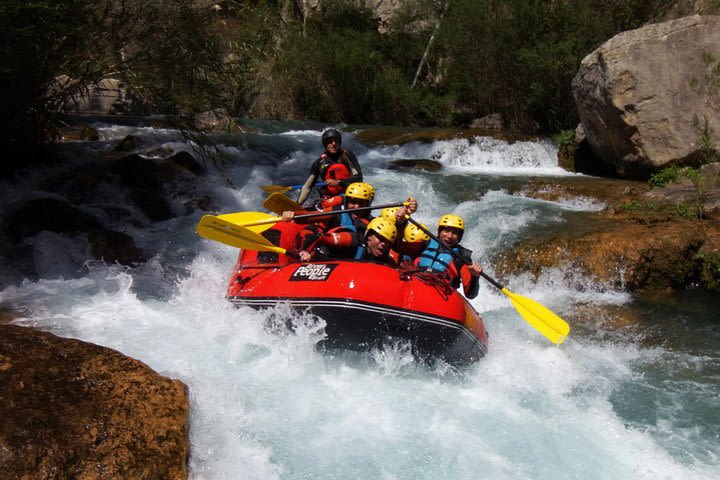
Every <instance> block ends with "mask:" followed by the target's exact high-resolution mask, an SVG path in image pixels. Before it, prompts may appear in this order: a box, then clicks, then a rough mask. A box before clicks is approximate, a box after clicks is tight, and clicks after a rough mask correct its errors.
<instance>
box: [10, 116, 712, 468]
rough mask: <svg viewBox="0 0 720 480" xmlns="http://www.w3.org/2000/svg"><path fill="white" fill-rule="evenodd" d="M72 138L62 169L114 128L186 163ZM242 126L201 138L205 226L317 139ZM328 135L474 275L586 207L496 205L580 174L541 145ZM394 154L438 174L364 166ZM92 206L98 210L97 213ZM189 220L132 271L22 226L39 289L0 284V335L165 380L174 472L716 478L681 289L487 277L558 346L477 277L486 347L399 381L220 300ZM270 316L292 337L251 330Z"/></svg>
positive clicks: (687, 302)
mask: <svg viewBox="0 0 720 480" xmlns="http://www.w3.org/2000/svg"><path fill="white" fill-rule="evenodd" d="M94 126H95V127H96V128H98V129H99V130H100V133H101V140H100V141H97V142H90V143H88V144H76V145H74V146H72V152H73V153H72V155H71V156H70V157H69V158H73V159H74V160H72V161H78V162H80V161H82V158H83V155H85V154H84V153H83V152H87V151H88V149H92V150H103V149H105V150H107V149H109V148H111V147H112V146H114V145H115V144H117V142H118V141H119V140H120V139H122V138H123V137H125V135H128V134H133V135H135V136H136V137H137V138H138V139H139V140H140V142H141V144H142V145H143V147H146V148H151V147H156V146H167V147H171V148H173V149H175V150H180V149H182V150H187V151H191V150H192V148H191V145H189V144H188V143H187V142H186V141H184V140H183V139H182V138H181V137H180V136H179V135H178V134H177V132H174V131H170V130H159V129H151V128H140V127H135V126H122V125H114V124H109V123H97V124H95V125H94ZM252 126H253V127H255V128H256V131H255V132H254V133H252V134H245V135H235V136H222V137H218V138H217V141H218V142H219V144H220V149H221V150H222V151H223V152H224V153H225V154H226V155H227V157H228V158H230V159H231V164H230V165H229V166H228V167H227V169H226V171H225V174H222V173H219V172H218V171H216V170H214V169H211V170H210V173H208V174H207V175H206V176H204V177H201V178H199V179H198V184H197V185H196V186H195V187H196V189H197V192H200V193H202V194H205V195H208V196H210V197H211V198H212V199H213V200H214V202H215V204H216V205H218V206H219V211H221V212H223V213H227V212H234V211H262V206H261V204H262V201H263V199H264V195H263V193H262V191H261V190H260V189H259V188H258V187H259V186H260V185H265V184H280V185H290V184H298V183H302V182H303V181H304V179H305V176H306V170H307V168H308V166H309V164H310V162H311V161H312V160H313V159H314V158H315V157H316V156H317V155H318V153H319V151H320V150H321V148H320V145H319V134H320V131H321V129H322V128H321V127H322V126H320V125H314V124H307V123H306V124H287V123H285V124H280V123H270V122H257V123H254V124H253V125H252ZM344 132H345V134H344V139H343V146H344V147H346V148H349V149H351V150H353V151H355V152H356V154H357V155H358V157H359V159H360V162H361V164H362V166H363V170H364V173H365V176H366V180H367V181H369V182H370V183H372V184H373V185H375V187H376V189H377V196H376V202H379V203H389V202H394V201H397V200H402V199H404V198H405V197H407V196H408V195H412V196H414V197H415V198H417V199H418V203H419V206H420V207H419V211H418V213H417V215H416V217H417V218H418V219H419V220H420V221H423V222H425V223H426V224H428V225H434V224H435V222H436V219H437V218H438V217H439V216H440V215H442V214H444V213H448V212H454V213H457V214H460V215H462V216H463V217H464V218H465V220H466V222H467V224H468V229H467V232H466V234H465V239H464V242H463V243H464V244H465V245H466V246H467V247H468V248H470V249H472V250H473V251H474V252H475V255H474V258H475V259H476V260H478V261H480V262H481V263H483V264H484V267H485V270H486V271H487V272H488V273H490V274H491V275H493V273H494V272H493V268H492V265H491V264H489V263H488V261H487V260H488V259H490V258H492V256H493V255H495V254H498V253H500V252H502V251H505V250H507V249H508V248H509V247H511V246H512V245H514V244H515V243H517V242H518V241H520V240H522V239H524V238H528V237H530V236H533V235H539V234H543V233H547V232H548V231H559V230H562V229H564V228H570V225H572V221H573V219H576V218H581V217H583V216H585V217H587V216H588V215H589V214H590V213H592V212H595V211H598V210H600V209H602V208H603V204H602V203H601V202H600V201H598V200H595V199H592V198H589V197H588V198H584V197H578V198H575V199H574V200H570V201H559V202H550V201H543V200H536V199H532V198H528V197H525V196H522V195H511V194H510V193H508V192H509V186H510V185H513V184H522V183H523V182H526V181H528V180H533V179H538V178H547V179H550V180H553V179H554V180H557V179H562V180H563V181H571V182H572V181H574V180H575V179H580V178H581V177H580V176H578V175H572V174H569V173H567V172H564V171H563V170H561V169H560V168H558V166H557V160H556V147H555V146H554V145H553V144H552V143H551V142H549V141H537V142H517V143H514V144H511V145H508V144H506V143H504V142H501V141H497V140H493V139H490V138H477V139H474V141H473V142H468V141H467V140H452V141H436V142H433V143H429V144H420V143H412V144H407V145H404V146H397V145H386V146H383V147H377V146H374V147H373V146H368V145H364V144H362V143H361V142H360V141H359V140H358V139H357V138H356V137H355V135H353V133H352V132H353V130H352V129H350V128H347V127H346V128H344ZM68 148H70V147H68ZM398 158H427V159H433V160H436V161H438V162H440V163H441V164H442V165H443V168H442V169H441V170H439V171H437V172H418V171H412V170H389V169H387V168H386V167H387V166H388V162H389V160H391V159H398ZM69 162H70V161H69ZM45 174H47V172H46V173H42V172H38V173H36V174H34V175H31V176H29V177H28V178H27V179H26V182H27V183H26V184H25V185H20V186H17V185H13V186H11V185H4V186H3V192H4V193H2V194H1V195H0V196H1V197H2V198H0V200H2V201H3V205H6V204H8V202H10V201H11V199H12V200H13V201H14V200H17V199H18V198H22V197H23V196H24V197H26V198H29V197H32V196H33V195H36V194H37V193H36V192H35V191H34V188H35V187H33V185H37V184H38V183H41V182H40V181H39V179H41V178H42V176H43V175H45ZM224 175H226V176H227V178H229V179H230V181H231V182H232V185H231V184H228V182H227V181H226V180H225V178H224ZM582 180H583V181H592V179H588V178H587V177H583V178H582ZM33 182H34V183H33ZM106 197H107V198H106V203H107V204H112V203H113V202H114V201H117V200H115V199H116V198H118V197H117V196H116V195H114V194H113V192H107V195H106ZM203 213H205V212H202V211H200V210H196V211H194V212H192V213H191V214H188V215H185V214H183V215H180V216H178V217H177V218H174V219H172V220H168V221H165V222H161V223H155V224H152V225H150V226H147V225H145V226H138V225H134V226H133V225H126V226H125V227H124V231H126V232H127V233H129V234H131V235H132V236H133V238H134V239H135V241H136V243H137V244H138V246H140V247H141V248H142V249H143V251H144V252H146V253H148V254H149V256H150V257H151V259H150V260H149V261H148V262H146V263H145V264H143V265H142V266H139V267H136V268H132V269H127V268H124V267H120V266H118V265H105V264H104V263H103V262H98V261H92V262H86V261H85V257H84V256H83V253H82V252H83V250H82V246H80V245H76V244H73V241H72V240H69V239H67V238H65V237H61V236H59V235H57V234H52V233H49V232H42V233H40V234H39V235H37V236H35V237H33V238H32V239H30V240H29V241H28V245H29V248H30V251H32V252H34V255H33V256H32V262H34V265H35V267H36V271H37V272H39V274H40V275H39V278H33V279H25V280H21V279H18V278H9V277H8V278H4V279H2V289H1V290H0V302H1V303H2V304H3V305H6V306H11V307H12V308H15V312H16V315H17V316H18V319H17V320H16V321H15V322H16V323H18V324H21V325H31V326H35V327H38V328H41V329H43V330H48V331H51V332H53V333H56V334H58V335H62V336H68V337H74V338H80V339H83V340H86V341H90V342H94V343H97V344H101V345H105V346H108V347H111V348H115V349H117V350H119V351H121V352H123V353H125V354H126V355H129V356H132V357H134V358H137V359H140V360H142V361H144V362H145V363H147V364H148V365H150V366H151V367H152V368H153V369H155V370H157V371H158V372H160V373H162V374H164V375H166V376H169V377H173V378H178V379H180V380H182V381H183V382H185V383H186V384H187V385H188V386H189V391H190V400H191V414H190V415H191V416H190V441H191V457H190V468H191V474H190V476H191V478H193V479H223V478H226V479H356V478H367V479H383V480H396V479H398V480H399V479H440V478H447V479H478V478H491V479H503V478H507V479H519V478H525V479H562V478H570V479H620V478H623V479H624V478H647V479H657V478H668V479H710V478H716V479H717V478H720V457H719V456H718V454H719V451H720V450H719V449H718V445H720V438H719V437H720V400H719V399H718V390H719V387H720V319H719V316H718V313H717V307H716V303H713V302H716V299H714V298H711V297H708V296H706V295H704V294H702V293H701V292H697V291H688V292H684V293H682V294H678V295H676V296H672V297H663V298H640V297H636V296H633V295H631V294H629V293H627V292H623V291H618V290H614V289H611V288H608V287H607V286H605V285H600V284H595V283H594V282H593V281H592V280H591V279H588V278H584V277H583V276H582V275H581V274H579V273H576V272H572V271H570V270H569V269H568V268H560V269H557V270H548V271H545V272H543V274H542V275H541V276H540V278H538V279H533V278H531V277H530V276H529V275H520V276H517V277H513V278H510V279H508V282H507V285H508V287H509V288H510V289H511V290H512V291H514V292H516V293H520V294H522V295H525V296H528V297H530V298H533V299H534V300H536V301H538V302H540V303H542V304H543V305H546V306H548V307H549V308H551V309H552V310H553V311H555V312H556V313H558V314H559V315H561V316H562V317H563V318H565V319H566V320H567V321H568V322H569V323H570V325H571V328H572V330H571V333H570V336H569V338H568V340H567V341H566V342H565V343H564V344H563V345H562V346H560V347H558V346H553V345H551V344H550V343H549V342H548V341H547V340H546V339H545V338H544V337H543V336H542V335H540V334H539V333H537V332H536V331H534V330H533V329H532V328H531V327H530V326H529V325H527V324H526V323H525V322H524V321H523V319H522V318H521V317H520V316H519V315H518V314H517V312H516V311H515V310H514V308H513V307H512V306H511V305H510V303H509V301H508V300H507V298H506V297H505V296H503V295H501V294H499V293H498V292H497V291H496V290H495V289H494V287H492V286H491V285H490V284H488V283H484V282H483V283H482V284H481V288H480V294H479V295H478V297H477V298H475V299H474V300H472V304H473V305H474V306H475V308H476V309H477V310H478V311H479V312H480V313H481V315H482V316H483V318H484V321H485V324H486V327H487V329H488V331H489V333H490V345H489V354H488V356H487V357H486V358H484V359H482V360H481V361H480V362H478V363H477V364H476V365H474V366H472V367H470V368H467V369H464V370H462V371H458V370H456V369H453V368H451V367H449V366H447V365H436V366H434V367H428V366H422V365H418V364H417V363H415V362H413V359H412V355H411V353H410V351H409V349H408V348H407V346H406V345H402V344H389V345H385V348H384V349H382V350H377V351H374V352H371V353H369V354H366V355H360V354H350V353H347V354H341V353H337V354H334V355H332V356H331V355H327V354H321V353H318V352H316V351H315V349H314V346H315V344H316V343H317V342H318V341H319V340H320V339H322V336H323V321H322V319H319V318H316V317H313V316H312V315H295V316H293V315H292V314H290V313H289V312H287V311H285V310H284V309H283V307H282V306H280V307H278V308H277V309H275V310H272V311H266V312H255V311H253V310H251V309H248V308H240V309H235V308H233V307H232V306H231V305H230V304H229V303H228V302H226V301H225V300H224V293H225V289H226V286H227V282H228V279H229V274H230V270H231V268H232V266H233V264H234V261H235V259H236V256H237V253H238V252H237V251H236V250H235V249H233V248H231V247H227V246H225V245H221V244H218V243H214V242H211V241H209V240H205V239H201V238H199V237H197V235H195V233H194V226H195V224H196V223H197V221H198V220H199V218H200V216H201V215H202V214H203ZM288 318H290V319H291V320H292V322H293V323H294V324H295V326H296V328H295V329H294V330H293V331H292V332H290V331H284V330H282V329H280V331H279V332H278V329H273V331H272V332H270V331H269V330H268V329H267V328H265V326H266V325H267V324H268V323H269V322H270V323H274V324H275V325H279V324H281V323H282V322H281V320H284V319H288Z"/></svg>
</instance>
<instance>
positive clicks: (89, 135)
mask: <svg viewBox="0 0 720 480" xmlns="http://www.w3.org/2000/svg"><path fill="white" fill-rule="evenodd" d="M99 139H100V134H99V133H98V131H97V130H95V129H94V128H91V127H86V126H79V125H78V126H73V125H71V126H67V127H62V128H60V129H59V130H58V138H57V140H58V141H59V142H92V141H95V140H99Z"/></svg>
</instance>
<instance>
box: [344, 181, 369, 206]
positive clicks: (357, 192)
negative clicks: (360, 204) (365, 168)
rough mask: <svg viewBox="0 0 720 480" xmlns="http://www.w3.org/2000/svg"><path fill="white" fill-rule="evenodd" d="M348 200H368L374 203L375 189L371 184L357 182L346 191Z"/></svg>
mask: <svg viewBox="0 0 720 480" xmlns="http://www.w3.org/2000/svg"><path fill="white" fill-rule="evenodd" d="M345 197H346V198H348V197H349V198H355V199H357V200H368V201H371V202H372V199H373V198H374V197H375V188H373V186H372V185H370V184H369V183H364V182H355V183H351V184H350V185H348V187H347V189H346V190H345Z"/></svg>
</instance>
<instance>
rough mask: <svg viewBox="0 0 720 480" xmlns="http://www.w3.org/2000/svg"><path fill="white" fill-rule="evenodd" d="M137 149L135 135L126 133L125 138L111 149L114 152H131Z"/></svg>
mask: <svg viewBox="0 0 720 480" xmlns="http://www.w3.org/2000/svg"><path fill="white" fill-rule="evenodd" d="M137 149H138V140H137V137H135V136H134V135H127V136H125V138H123V139H122V140H120V143H118V144H117V145H116V146H115V148H114V149H113V150H114V151H116V152H132V151H135V150H137Z"/></svg>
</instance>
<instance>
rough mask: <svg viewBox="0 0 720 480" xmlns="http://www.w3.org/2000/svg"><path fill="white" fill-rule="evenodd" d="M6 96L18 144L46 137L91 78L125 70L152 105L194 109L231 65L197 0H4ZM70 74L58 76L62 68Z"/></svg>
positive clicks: (0, 84) (6, 114)
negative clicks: (59, 80) (64, 78)
mask: <svg viewBox="0 0 720 480" xmlns="http://www.w3.org/2000/svg"><path fill="white" fill-rule="evenodd" d="M0 18H2V25H1V26H2V29H1V30H2V37H3V38H2V39H3V42H2V47H0V48H1V49H2V50H1V51H2V57H3V59H4V62H3V69H2V71H0V90H1V91H2V93H0V95H2V96H3V98H2V107H3V108H2V110H3V111H2V115H3V127H5V125H7V128H6V131H7V132H9V133H10V140H11V141H13V142H28V141H29V142H40V141H42V140H43V139H45V138H47V137H48V136H49V133H50V132H51V130H52V129H53V127H55V126H56V125H57V124H58V121H59V120H60V119H61V109H62V106H63V105H64V104H65V103H66V102H67V101H68V100H69V99H70V98H71V97H72V96H74V95H76V94H78V93H79V92H81V91H83V89H84V88H86V87H87V85H89V84H92V83H93V82H97V81H98V80H100V79H102V78H105V77H114V78H119V79H120V80H122V81H124V82H125V83H126V84H127V85H129V86H130V87H131V89H132V92H133V95H134V96H135V97H136V98H138V99H139V100H140V101H141V102H142V103H143V104H144V105H146V106H147V108H148V109H149V110H151V111H153V112H155V113H170V114H173V113H181V112H184V113H190V112H193V111H198V110H204V109H208V108H210V107H211V106H218V105H219V104H221V103H223V100H220V99H218V98H217V97H216V95H215V94H216V93H217V92H220V91H222V89H221V88H220V86H222V85H224V84H225V83H226V78H227V76H228V74H229V73H230V72H231V71H232V68H231V67H232V65H231V64H229V63H228V62H225V61H224V57H223V56H224V51H223V46H222V44H221V42H220V41H219V39H218V37H216V36H214V35H213V34H212V32H211V29H210V26H211V24H212V20H213V19H212V17H211V12H210V10H209V9H207V8H200V7H198V6H197V2H194V1H193V0H174V1H173V2H162V1H160V0H146V1H137V0H101V1H90V0H69V1H67V2H55V1H51V0H38V1H33V2H2V4H0ZM61 74H64V75H67V76H68V77H69V78H70V79H72V80H73V81H71V82H65V83H57V82H56V81H55V78H56V76H58V75H61Z"/></svg>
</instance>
